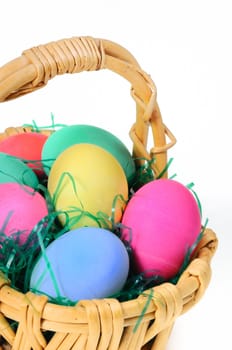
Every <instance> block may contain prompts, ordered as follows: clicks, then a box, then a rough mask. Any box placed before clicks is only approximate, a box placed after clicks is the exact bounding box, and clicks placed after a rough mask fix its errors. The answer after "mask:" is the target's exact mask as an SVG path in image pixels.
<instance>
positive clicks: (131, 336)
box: [0, 37, 217, 350]
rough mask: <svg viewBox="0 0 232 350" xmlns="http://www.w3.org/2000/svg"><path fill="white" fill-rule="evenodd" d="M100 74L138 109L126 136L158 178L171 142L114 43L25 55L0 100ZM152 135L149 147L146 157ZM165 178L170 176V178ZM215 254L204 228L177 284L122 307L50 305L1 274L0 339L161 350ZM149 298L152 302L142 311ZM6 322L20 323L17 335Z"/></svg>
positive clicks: (35, 345)
mask: <svg viewBox="0 0 232 350" xmlns="http://www.w3.org/2000/svg"><path fill="white" fill-rule="evenodd" d="M100 69H109V70H112V71H114V72H116V73H117V74H119V75H121V76H122V77H124V78H125V79H127V80H128V81H129V82H130V83H131V95H132V97H133V99H134V100H135V103H136V120H135V123H134V124H133V125H132V127H131V130H130V137H131V139H132V141H133V155H134V156H135V157H137V158H140V159H141V158H146V159H152V158H153V157H154V156H155V159H156V162H155V164H154V171H155V174H156V175H158V174H159V173H160V172H161V171H162V170H163V169H164V168H165V166H166V165H167V150H168V149H169V148H170V147H172V146H173V145H174V144H175V141H176V140H175V137H174V136H173V134H172V133H171V132H170V130H169V129H168V128H167V127H166V126H165V125H164V123H163V121H162V117H161V113H160V110H159V106H158V103H157V100H156V87H155V85H154V83H153V81H152V79H151V78H150V77H149V75H147V74H146V73H145V72H144V71H143V70H142V69H141V68H140V66H139V64H138V63H137V61H136V60H135V58H134V57H133V56H132V55H131V54H130V53H129V52H128V51H127V50H126V49H124V48H123V47H121V46H119V45H118V44H115V43H113V42H111V41H108V40H102V39H94V38H91V37H77V38H71V39H65V40H60V41H57V42H52V43H49V44H46V45H40V46H38V47H34V48H31V49H30V50H26V51H24V52H23V53H22V55H21V56H20V57H18V58H16V59H14V60H13V61H11V62H9V63H7V64H6V65H5V66H3V67H2V68H0V101H1V102H3V101H7V100H10V99H13V98H16V97H19V96H21V95H24V94H26V93H29V92H32V91H34V90H36V89H38V88H41V87H43V86H45V85H46V84H47V83H48V81H49V80H50V79H52V78H53V77H55V76H56V75H60V74H66V73H78V72H82V71H95V70H100ZM149 128H151V131H152V135H153V140H154V146H153V147H152V149H151V150H149V151H148V150H147V139H148V131H149ZM30 130H31V129H30V127H27V128H23V127H19V128H17V127H10V128H8V129H6V130H5V132H3V133H2V134H0V140H1V139H4V138H5V137H7V136H9V135H12V134H15V133H22V132H29V131H30ZM43 132H44V133H50V131H49V130H45V131H43ZM167 139H168V142H167ZM163 176H164V177H167V172H165V173H164V174H163ZM216 248H217V237H216V235H215V233H214V232H213V231H212V230H211V229H206V230H205V231H204V234H203V237H202V239H201V241H200V242H199V244H198V247H197V249H196V253H195V256H194V258H193V260H192V261H191V263H190V264H189V266H188V267H187V269H186V270H185V271H184V272H183V274H182V275H181V277H180V279H179V280H178V282H177V284H176V285H173V284H171V283H163V284H161V285H159V286H157V287H154V288H153V289H152V290H148V291H146V292H145V293H143V294H142V295H140V296H139V297H138V298H136V299H134V300H130V301H126V302H121V303H120V302H119V301H118V300H116V299H107V298H106V299H100V300H99V299H98V300H82V301H80V302H78V303H77V305H76V306H61V305H55V304H52V303H49V302H48V300H47V297H46V296H38V295H35V294H33V293H31V292H28V293H26V294H23V293H21V292H19V291H16V290H14V289H13V288H11V286H10V281H8V280H7V279H6V278H5V277H4V275H3V274H1V275H0V334H1V335H2V337H3V338H4V339H5V340H6V341H7V342H8V343H9V344H11V345H12V349H15V350H16V349H17V350H30V349H33V350H43V349H46V350H58V349H59V350H71V349H72V350H94V349H97V350H106V349H109V350H137V349H138V350H140V349H143V350H151V349H152V350H157V349H158V350H163V349H165V346H166V343H167V341H168V338H169V334H170V332H171V329H172V327H173V324H174V322H175V319H176V318H177V317H178V316H179V315H181V314H183V313H184V312H186V311H187V310H189V309H190V308H191V307H192V306H194V305H195V304H196V303H197V302H198V301H199V299H200V298H201V297H202V295H203V294H204V292H205V290H206V288H207V286H208V284H209V282H210V277H211V267H210V262H211V258H212V257H213V255H214V253H215V250H216ZM151 292H153V294H152V295H153V296H152V300H151V302H150V303H149V304H148V305H147V300H148V296H149V295H151ZM145 307H146V311H145V313H144V314H143V312H144V309H145ZM141 315H143V317H141ZM10 320H13V321H15V323H18V327H17V331H15V327H14V326H12V322H11V321H10ZM138 321H139V324H138ZM137 326H138V327H137ZM135 328H136V329H135ZM45 331H51V332H52V336H51V339H50V340H49V341H48V340H47V339H45V336H44V332H45Z"/></svg>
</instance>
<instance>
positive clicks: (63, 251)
mask: <svg viewBox="0 0 232 350" xmlns="http://www.w3.org/2000/svg"><path fill="white" fill-rule="evenodd" d="M45 254H46V258H45V257H44V255H41V256H40V258H39V259H38V261H37V262H36V264H35V266H34V269H33V271H32V275H31V280H30V288H31V289H32V290H33V291H34V292H36V293H39V294H46V295H48V296H50V297H52V298H57V297H63V298H68V299H69V300H71V301H74V302H75V301H78V300H80V299H92V298H104V297H109V296H112V295H113V294H115V293H118V292H119V291H120V290H121V289H122V288H123V286H124V284H125V282H126V279H127V276H128V271H129V257H128V253H127V251H126V248H125V247H124V245H123V243H122V241H121V240H120V239H119V238H118V237H117V236H116V235H115V234H113V233H112V232H110V231H108V230H105V229H102V228H96V227H82V228H78V229H75V230H72V231H69V232H67V233H65V234H63V235H62V236H60V237H59V238H57V239H56V240H54V241H53V242H52V243H50V244H49V245H48V247H47V248H46V251H45ZM47 262H49V266H50V268H49V269H48V267H47V266H48V264H47Z"/></svg>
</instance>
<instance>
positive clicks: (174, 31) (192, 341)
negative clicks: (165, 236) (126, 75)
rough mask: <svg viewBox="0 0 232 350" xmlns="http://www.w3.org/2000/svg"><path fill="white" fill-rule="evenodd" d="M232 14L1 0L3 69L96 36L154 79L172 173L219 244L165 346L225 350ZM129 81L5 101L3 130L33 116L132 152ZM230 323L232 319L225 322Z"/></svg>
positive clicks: (166, 3)
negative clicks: (200, 292)
mask: <svg viewBox="0 0 232 350" xmlns="http://www.w3.org/2000/svg"><path fill="white" fill-rule="evenodd" d="M231 17H232V13H231V9H230V1H229V0H228V1H226V0H218V1H217V0H201V1H200V0H195V1H188V0H163V1H161V0H143V1H137V0H133V1H132V0H117V1H116V0H115V1H113V0H96V1H95V0H88V1H78V0H77V1H72V0H66V1H59V0H56V1H49V0H48V1H39V2H35V1H30V0H28V1H26V0H21V1H12V0H8V1H4V2H3V3H2V4H1V20H0V65H3V64H4V63H6V62H8V61H10V60H11V59H13V58H16V57H18V56H19V55H20V54H21V52H22V51H23V50H24V49H27V48H30V47H32V46H36V45H39V44H45V43H47V42H50V41H53V40H59V39H63V38H69V37H72V36H82V35H90V36H94V37H98V38H105V39H109V40H112V41H115V42H117V43H119V44H121V45H122V46H124V47H126V48H127V49H128V50H129V51H130V52H131V53H132V54H133V55H134V56H135V57H136V59H137V60H138V61H139V63H140V65H141V66H142V68H143V69H144V70H145V71H146V72H147V73H149V74H150V75H151V77H152V78H153V80H154V82H155V84H156V86H157V89H158V103H159V105H160V108H161V112H162V115H163V120H164V121H165V123H166V124H167V126H168V127H169V128H170V129H171V131H172V132H173V133H174V134H175V136H176V138H177V140H178V142H177V145H176V146H175V147H174V148H173V149H172V151H170V153H169V156H170V157H173V158H174V161H173V163H172V165H171V168H170V175H171V174H173V173H177V179H179V180H181V181H183V182H184V183H189V182H192V181H193V182H194V183H195V187H194V189H195V191H196V192H197V193H198V195H199V197H200V200H201V203H202V207H203V216H204V218H208V219H209V224H208V226H209V227H211V228H213V229H214V231H215V232H216V233H217V236H218V238H219V248H218V251H217V253H216V255H215V257H214V259H213V262H212V268H213V276H212V280H211V284H210V286H209V288H208V289H207V291H206V294H205V296H204V297H203V299H202V300H201V301H200V302H199V303H198V304H197V305H196V306H195V307H194V308H193V309H192V310H190V311H189V312H188V313H187V314H185V315H183V316H181V317H180V318H179V319H178V320H177V321H176V324H175V327H174V329H173V332H172V334H171V337H170V339H169V344H168V350H176V349H178V350H186V349H188V350H192V349H198V350H201V349H202V350H203V349H211V350H214V349H218V348H223V346H224V348H225V349H229V348H230V347H231V340H230V333H231V332H230V316H231V312H232V306H231V304H232V301H231V292H232V281H231V278H232V277H231V267H232V264H231V262H232V258H231V245H232V238H231V237H232V236H231V227H232V219H231V217H232V215H231V214H232V213H231V212H232V205H231V204H232V203H231V198H232V190H231V162H232V159H231V153H230V152H231V117H232V107H231V93H232V89H231V81H232V69H231V64H232V53H231V45H232V38H231V33H232V21H231ZM134 112H135V111H134V102H133V100H132V99H131V97H130V91H129V85H128V83H127V82H126V81H125V80H123V79H122V78H121V77H118V76H116V75H115V74H113V73H110V72H96V73H81V74H79V75H75V76H67V75H66V76H63V77H57V78H55V79H54V80H53V81H50V82H49V83H48V85H47V87H45V88H44V89H42V90H39V91H38V92H35V93H33V94H30V95H27V96H25V97H23V98H20V99H17V100H15V101H12V102H7V103H2V104H1V105H0V126H1V130H4V128H5V127H7V126H12V125H13V126H17V125H21V124H22V123H30V122H31V121H32V119H34V120H35V121H36V122H37V124H38V125H46V124H48V125H49V123H50V114H51V113H53V114H54V116H55V121H56V122H57V123H58V122H62V123H67V124H69V123H75V122H76V123H82V122H86V123H92V124H95V125H98V126H101V127H104V128H105V129H108V130H110V131H111V132H113V133H115V135H117V136H119V137H120V138H121V139H122V141H124V142H125V143H126V144H127V145H128V147H131V143H130V140H129V138H128V130H129V128H130V126H131V124H132V123H133V121H134V117H135V114H134ZM228 322H229V323H228Z"/></svg>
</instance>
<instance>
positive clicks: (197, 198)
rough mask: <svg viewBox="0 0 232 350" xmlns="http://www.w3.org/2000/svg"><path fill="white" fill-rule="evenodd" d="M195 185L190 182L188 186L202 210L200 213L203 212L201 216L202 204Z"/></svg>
mask: <svg viewBox="0 0 232 350" xmlns="http://www.w3.org/2000/svg"><path fill="white" fill-rule="evenodd" d="M193 186H194V183H193V182H191V183H190V184H188V185H187V188H188V189H189V190H190V191H191V192H192V193H193V195H194V197H195V199H196V201H197V204H198V208H199V210H200V214H201V217H202V205H201V202H200V199H199V197H198V195H197V193H196V192H195V191H194V190H193Z"/></svg>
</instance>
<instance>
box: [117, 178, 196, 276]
mask: <svg viewBox="0 0 232 350" xmlns="http://www.w3.org/2000/svg"><path fill="white" fill-rule="evenodd" d="M122 224H123V225H124V226H126V227H128V228H129V230H128V229H126V228H124V229H123V236H122V238H123V239H126V240H130V239H131V248H132V250H133V253H134V260H135V270H136V272H138V273H141V272H144V271H146V272H147V275H148V276H149V275H152V274H157V275H160V276H161V277H163V278H164V279H169V278H171V277H174V276H175V275H176V274H177V273H178V271H179V269H180V268H181V266H182V264H183V262H184V258H185V256H186V253H187V251H188V249H189V248H190V247H191V246H192V245H193V244H194V243H195V242H196V239H197V237H198V235H199V234H200V232H201V213H200V210H199V207H198V204H197V201H196V199H195V197H194V196H193V194H192V192H191V191H190V190H189V189H188V188H187V187H185V186H184V185H182V184H181V183H179V182H177V181H175V180H169V179H160V180H154V181H152V182H149V183H148V184H146V185H144V186H143V187H141V188H140V189H139V190H138V191H137V192H136V193H135V194H134V195H133V196H132V198H131V199H130V201H129V203H128V205H127V207H126V209H125V212H124V215H123V219H122Z"/></svg>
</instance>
